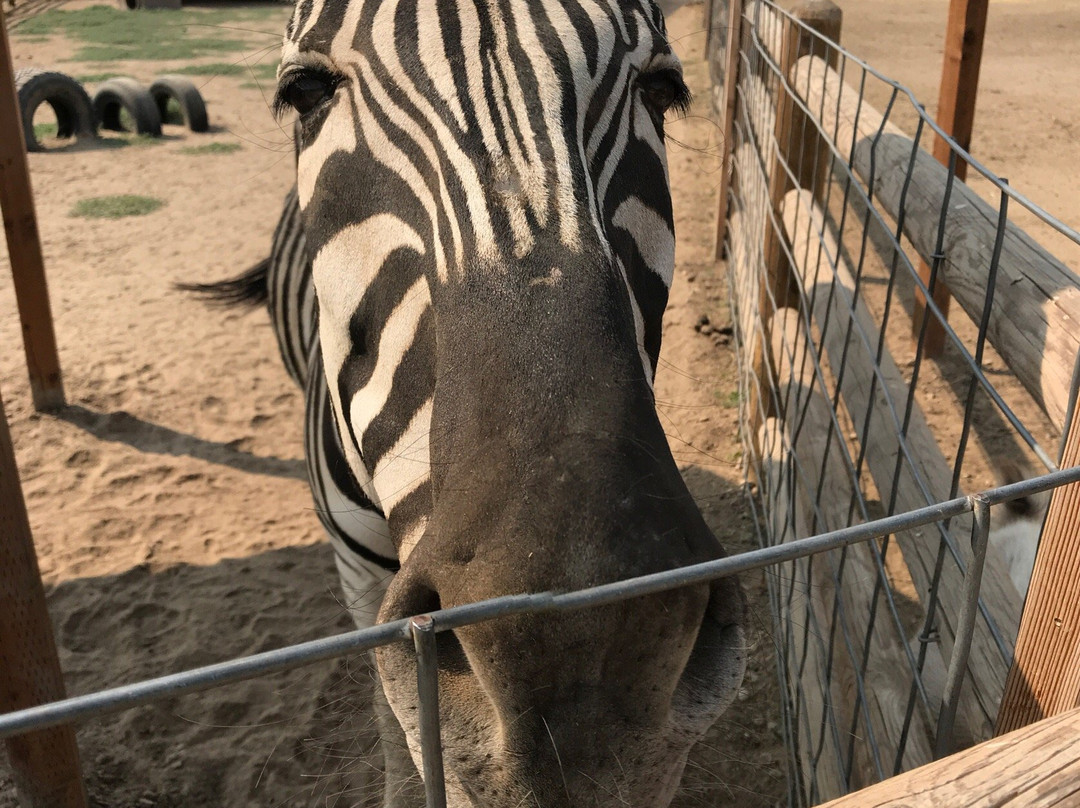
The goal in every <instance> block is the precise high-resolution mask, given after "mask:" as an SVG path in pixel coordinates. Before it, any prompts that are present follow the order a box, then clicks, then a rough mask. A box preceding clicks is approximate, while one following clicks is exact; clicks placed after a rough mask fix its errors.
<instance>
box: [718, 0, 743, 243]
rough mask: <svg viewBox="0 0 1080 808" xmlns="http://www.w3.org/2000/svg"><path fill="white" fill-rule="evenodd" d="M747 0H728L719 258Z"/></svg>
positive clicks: (729, 173)
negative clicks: (744, 7) (744, 3)
mask: <svg viewBox="0 0 1080 808" xmlns="http://www.w3.org/2000/svg"><path fill="white" fill-rule="evenodd" d="M742 19H743V0H728V30H727V52H726V53H725V54H724V58H725V60H726V63H727V66H726V67H725V68H724V122H723V127H724V128H723V135H722V136H723V138H724V140H723V143H722V144H721V146H720V148H721V149H722V150H723V151H722V152H721V153H722V154H723V160H722V161H721V164H720V199H719V201H718V202H717V207H716V258H717V259H719V258H722V257H723V255H724V238H725V236H726V235H727V217H728V189H729V188H730V187H731V164H732V160H734V159H735V143H734V134H735V114H736V110H737V109H738V105H737V103H736V101H737V95H736V93H737V92H738V87H739V61H740V60H739V52H740V51H741V49H742Z"/></svg>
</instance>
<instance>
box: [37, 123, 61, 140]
mask: <svg viewBox="0 0 1080 808" xmlns="http://www.w3.org/2000/svg"><path fill="white" fill-rule="evenodd" d="M34 137H36V138H37V139H38V140H41V139H43V138H47V137H56V124H55V123H35V124H34Z"/></svg>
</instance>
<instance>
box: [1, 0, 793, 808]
mask: <svg viewBox="0 0 1080 808" xmlns="http://www.w3.org/2000/svg"><path fill="white" fill-rule="evenodd" d="M80 5H85V4H80ZM75 7H77V6H76V5H75V4H69V5H67V6H65V8H75ZM286 14H287V10H286V9H284V8H279V9H272V10H270V11H268V12H267V13H266V15H265V17H264V18H263V19H262V20H261V21H260V22H259V23H258V24H256V23H253V22H250V21H248V22H246V23H245V24H244V27H246V28H249V29H257V30H261V31H267V32H269V33H267V34H264V35H261V34H257V33H247V34H241V35H242V36H243V37H244V38H245V39H246V41H247V45H246V50H245V51H244V52H243V53H237V54H235V55H233V56H232V57H231V58H229V59H227V60H226V61H230V62H232V61H236V60H239V59H241V58H243V57H245V56H246V57H250V58H251V59H253V60H258V59H260V58H261V59H264V60H265V61H272V60H273V59H274V58H275V50H276V43H277V42H278V41H279V40H278V34H277V32H278V31H280V30H281V27H282V25H283V23H284V19H285V17H286ZM700 18H701V8H700V6H694V7H689V8H687V9H684V10H682V11H680V12H679V13H678V15H677V16H676V17H675V18H673V20H672V31H673V38H674V39H677V40H678V42H679V48H680V51H681V52H682V53H683V55H684V57H685V59H686V62H687V67H688V75H689V76H690V77H691V83H692V84H694V85H695V86H696V88H697V89H698V93H699V97H700V98H701V99H707V98H708V95H707V93H706V92H705V82H706V80H707V79H706V72H705V69H704V63H703V62H702V60H701V58H702V57H701V52H702V47H703V44H704V36H703V31H702V28H701V22H700ZM230 35H232V32H230ZM73 48H74V45H73V43H71V42H70V41H67V40H65V39H64V38H63V37H59V36H53V37H50V38H44V39H43V38H40V37H32V38H28V37H21V36H20V35H19V34H18V32H17V31H16V35H15V37H14V49H15V58H16V63H17V64H18V65H19V66H27V65H39V66H48V65H53V64H59V65H60V67H61V68H62V69H65V70H67V71H68V72H70V73H72V74H75V75H79V74H83V73H85V74H92V73H94V72H97V71H100V70H109V71H112V72H120V73H124V74H129V75H132V76H134V77H136V78H138V79H140V80H142V81H144V82H148V81H150V80H151V79H152V78H154V76H156V75H158V74H161V73H166V72H168V71H169V69H170V68H173V67H178V66H181V63H170V62H161V61H153V62H142V61H133V62H124V63H121V64H119V65H117V64H85V63H77V64H76V63H66V62H65V60H67V59H68V58H69V57H70V54H71V53H72V52H73ZM263 49H265V51H264V50H263ZM215 61H219V62H220V61H223V60H222V58H221V57H220V56H216V57H206V58H203V59H200V60H197V62H200V63H212V62H215ZM196 80H197V81H198V82H199V84H200V86H201V88H202V92H203V94H204V95H205V97H206V100H207V103H208V105H209V108H210V115H211V122H212V124H213V125H214V127H215V129H214V132H212V133H210V134H208V135H195V134H192V133H190V132H186V131H185V130H183V129H182V128H180V127H173V126H167V127H166V132H165V137H164V139H163V140H162V142H160V143H155V144H151V145H130V146H123V147H121V146H119V145H117V144H113V145H114V147H113V148H101V147H98V148H81V147H80V148H71V149H66V150H60V151H55V152H52V153H45V154H34V155H32V156H31V158H30V161H31V170H32V174H33V182H34V189H35V193H36V198H37V206H38V214H39V218H40V229H41V234H42V241H43V245H44V250H45V259H46V265H47V271H48V276H49V282H50V292H51V295H52V303H53V309H54V314H55V320H56V329H57V335H58V340H59V344H60V351H61V362H62V364H63V368H64V381H65V386H66V391H67V398H68V401H69V402H70V404H69V406H68V407H67V408H66V409H64V410H63V411H61V412H60V413H58V414H55V415H38V414H35V413H34V412H33V410H32V407H31V404H30V398H29V391H28V387H27V382H26V377H25V367H24V360H23V356H22V350H21V342H20V338H19V333H18V332H19V329H18V321H17V317H16V313H15V305H14V296H13V292H12V287H11V280H10V272H9V267H8V265H7V259H6V253H0V389H2V390H3V394H4V397H5V405H6V408H7V414H8V417H9V419H10V421H11V426H12V430H13V434H14V439H15V445H16V452H17V457H18V462H19V466H20V472H21V475H22V480H23V486H24V490H25V492H26V497H27V503H28V508H29V512H30V518H31V522H32V526H33V530H34V534H35V540H36V543H37V549H38V554H39V557H40V563H41V568H42V573H43V575H44V578H45V581H46V584H47V587H48V595H49V607H50V610H51V614H52V618H53V621H54V624H55V627H56V637H57V642H58V645H59V648H60V657H61V664H62V666H63V669H64V672H65V676H66V680H67V686H68V690H69V692H70V693H71V694H79V693H86V692H90V691H93V690H97V689H100V688H103V687H107V686H112V685H116V684H119V683H122V682H131V681H136V680H138V679H142V678H146V677H149V676H153V675H159V674H164V673H168V672H173V671H178V670H182V669H185V668H190V667H192V666H196V665H200V664H206V663H210V662H214V661H218V660H222V659H226V658H229V657H233V656H236V655H240V654H248V653H253V652H257V651H263V650H267V649H271V648H275V647H279V646H282V645H285V644H287V643H290V642H295V641H299V640H305V639H310V638H314V637H319V636H324V635H327V634H330V633H333V632H336V631H340V630H343V629H347V628H349V627H350V621H349V619H348V617H347V616H346V615H345V613H344V610H343V608H342V606H341V604H340V603H339V601H338V599H337V582H336V576H335V575H334V573H333V567H332V561H331V554H330V551H329V548H328V547H327V546H326V545H325V544H324V542H323V537H322V535H321V530H320V528H319V526H318V523H317V521H316V519H315V516H314V514H313V513H312V512H311V503H310V499H309V494H308V491H307V486H306V483H305V482H304V479H303V467H302V462H301V452H302V448H301V417H302V407H301V396H300V394H299V392H298V391H297V390H295V389H294V388H293V386H292V385H291V383H290V382H289V380H288V378H287V377H286V375H285V373H284V371H283V369H282V367H281V363H280V360H279V359H278V356H277V352H276V348H275V345H274V342H273V337H272V334H271V331H270V328H269V324H268V321H267V318H266V316H265V314H263V313H262V312H258V313H252V314H240V313H235V312H222V311H220V310H210V309H207V308H205V307H203V306H202V305H200V304H199V303H198V302H196V301H193V300H191V299H188V298H187V297H185V296H183V295H181V294H178V293H177V292H175V291H173V289H172V288H171V284H173V283H174V282H176V281H183V280H193V279H199V280H201V279H216V278H223V277H227V276H230V275H233V274H235V273H236V272H238V271H239V270H241V269H243V268H245V267H246V266H248V265H250V264H251V263H253V262H254V261H256V260H258V259H260V258H261V257H263V256H264V255H265V253H266V252H267V250H268V247H269V239H270V234H271V231H272V228H273V226H274V224H275V222H276V219H277V215H278V212H279V208H280V204H281V200H282V197H283V195H284V193H285V191H286V190H287V189H288V187H289V184H290V172H291V169H292V157H291V146H290V144H289V139H288V138H287V136H286V135H285V134H283V132H282V131H281V130H280V129H279V128H278V127H277V125H276V124H275V123H274V122H273V120H272V118H271V116H270V113H269V112H268V110H267V105H266V102H265V93H264V89H265V88H264V89H260V88H259V87H257V86H254V82H253V81H252V79H251V77H250V76H248V77H245V76H243V75H241V76H217V77H198V78H197V79H196ZM90 89H91V91H92V90H93V84H91V85H90ZM266 92H268V91H266ZM699 103H700V105H701V106H702V107H703V106H704V105H705V103H706V102H705V101H704V100H702V101H701V102H699ZM707 114H708V113H707V111H706V110H703V109H700V108H699V109H698V110H696V111H695V114H694V116H693V117H691V118H689V119H687V120H686V121H684V122H679V123H676V124H673V125H672V127H671V135H672V138H673V142H674V143H673V146H672V148H671V162H672V184H673V187H674V191H675V205H676V210H677V211H678V222H677V231H678V237H679V247H678V271H677V277H676V284H675V291H674V294H673V296H672V305H671V308H670V310H669V313H668V317H667V331H666V342H665V348H664V353H663V357H662V363H663V366H662V368H661V370H660V374H659V379H658V387H657V397H658V401H659V405H660V410H661V413H662V417H663V420H664V423H665V426H666V428H667V431H668V432H669V434H670V436H671V442H672V446H673V449H674V452H675V456H676V458H677V459H678V461H679V463H680V465H681V466H682V468H683V469H684V471H685V474H686V477H687V479H688V481H689V483H690V486H691V489H692V491H693V492H694V494H695V495H696V496H697V498H698V500H699V502H700V503H701V506H702V509H703V511H704V512H705V515H706V518H707V519H708V520H709V522H710V524H711V525H712V526H713V528H714V530H715V531H716V532H717V534H718V535H719V536H720V537H721V539H722V541H723V542H724V543H725V544H726V545H727V547H728V549H729V551H733V552H735V551H740V550H748V549H751V548H752V547H753V546H754V545H755V540H754V538H753V530H752V525H751V523H750V521H749V519H748V517H747V515H746V511H745V506H744V499H743V494H742V492H741V489H740V482H741V479H740V463H739V458H740V447H739V444H738V437H737V400H736V397H735V393H734V390H735V383H734V377H735V372H734V361H735V360H734V355H733V352H732V349H731V347H730V345H729V344H728V337H727V335H726V333H725V332H724V327H725V326H726V325H728V322H729V320H728V315H727V306H726V292H725V289H724V284H723V282H722V279H721V277H720V269H718V268H717V267H716V266H715V265H714V263H713V261H712V238H713V228H714V210H715V185H716V177H717V160H716V157H715V150H716V146H717V138H716V128H715V126H714V125H713V124H711V123H710V122H709V121H708V120H706V119H705V118H704V117H702V116H704V115H707ZM208 142H222V143H238V144H240V145H241V146H242V148H241V149H240V150H239V151H235V152H233V153H231V154H202V155H191V154H186V153H184V151H183V149H184V148H185V147H188V146H192V145H202V144H205V143H208ZM120 193H138V194H146V195H150V196H155V197H159V198H161V199H163V200H165V203H166V204H165V206H164V207H162V208H161V209H160V210H158V211H157V212H154V213H151V214H149V215H146V216H142V217H134V218H127V219H120V220H90V219H81V218H74V217H72V216H70V215H69V211H70V210H71V208H72V206H73V204H74V203H75V202H76V201H77V200H79V199H83V198H86V197H91V196H98V195H103V194H120ZM763 580H764V579H763V575H762V574H761V573H758V574H756V575H749V576H747V578H746V585H747V588H748V591H749V593H750V598H751V603H752V615H753V620H754V624H755V636H754V651H753V655H752V659H751V666H750V671H749V673H748V675H747V679H746V685H745V689H744V692H743V694H742V695H741V696H740V700H739V702H738V703H737V705H736V706H735V707H734V708H732V710H731V711H730V713H729V716H728V717H727V718H725V719H723V720H722V721H721V723H720V724H719V725H718V727H717V729H716V731H715V732H714V733H713V735H712V736H711V737H710V738H709V739H708V742H707V743H705V744H703V745H701V747H700V749H699V750H698V751H697V752H696V753H695V756H694V758H693V760H692V761H691V765H690V767H689V771H688V774H687V777H686V781H685V786H686V788H685V791H684V794H683V795H682V796H681V797H680V798H679V802H678V805H679V806H683V807H684V808H685V807H686V806H692V805H730V806H771V805H773V804H775V803H776V801H777V799H779V797H780V796H781V794H782V793H783V790H784V787H785V786H784V778H783V765H782V755H783V752H782V744H781V741H780V737H779V733H778V729H777V727H778V708H777V707H776V695H775V694H776V684H775V672H774V667H773V666H774V662H773V660H772V653H771V642H770V640H769V624H770V620H769V616H768V609H767V606H766V605H765V598H764V587H763ZM369 686H370V679H369V672H368V668H367V665H366V661H365V660H364V659H352V660H343V661H340V662H331V663H324V664H320V665H314V666H311V667H309V668H305V669H302V670H297V671H294V672H292V673H289V674H287V675H280V676H273V677H268V678H265V679H260V680H257V681H253V682H249V683H245V684H240V685H234V686H230V687H227V688H224V689H221V690H217V691H213V692H211V693H208V694H204V695H196V696H189V697H183V698H177V699H172V700H168V701H165V702H161V703H158V704H156V705H154V706H152V707H147V708H141V709H137V710H133V711H130V712H126V713H123V714H120V715H117V716H114V717H109V718H103V719H98V720H93V721H88V722H86V724H85V725H83V726H82V727H81V728H80V730H79V743H80V747H81V750H82V756H83V765H84V769H85V774H86V780H87V784H88V789H89V793H90V797H91V802H92V804H93V805H94V806H102V807H104V806H110V808H128V807H129V806H130V807H131V808H136V807H141V806H228V807H229V808H232V807H234V806H235V807H236V808H239V807H240V806H284V805H297V806H299V805H327V806H330V805H350V804H377V800H378V788H377V787H376V785H375V781H376V780H377V777H376V776H375V775H374V773H373V765H375V764H377V757H376V756H373V755H372V754H371V751H372V748H373V745H374V734H373V732H372V729H371V726H370V719H369V717H368V713H367V711H366V707H367V702H368V698H369ZM4 771H5V770H4V768H3V763H2V762H0V806H3V808H9V806H13V805H14V804H15V798H14V795H13V793H12V787H11V781H10V779H9V778H7V777H6V775H5V774H4Z"/></svg>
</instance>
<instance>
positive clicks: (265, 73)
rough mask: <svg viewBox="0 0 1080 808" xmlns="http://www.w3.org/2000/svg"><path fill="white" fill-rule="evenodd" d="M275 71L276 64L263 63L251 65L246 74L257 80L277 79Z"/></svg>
mask: <svg viewBox="0 0 1080 808" xmlns="http://www.w3.org/2000/svg"><path fill="white" fill-rule="evenodd" d="M277 69H278V63H277V62H263V63H262V64H257V65H251V66H250V68H249V69H248V71H247V73H248V75H249V76H250V75H253V76H255V78H257V79H277Z"/></svg>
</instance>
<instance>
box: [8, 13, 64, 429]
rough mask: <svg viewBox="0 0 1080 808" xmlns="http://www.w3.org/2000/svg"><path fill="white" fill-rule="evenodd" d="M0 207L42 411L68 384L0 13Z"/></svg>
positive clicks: (59, 401) (55, 403)
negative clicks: (62, 371)
mask: <svg viewBox="0 0 1080 808" xmlns="http://www.w3.org/2000/svg"><path fill="white" fill-rule="evenodd" d="M0 212H2V213H3V217H4V234H5V235H6V236H7V245H8V259H9V260H10V261H11V274H12V278H13V280H14V284H15V300H16V303H17V304H18V307H19V319H20V321H21V322H22V334H23V348H24V350H25V351H26V367H27V370H28V371H29V372H30V393H31V395H32V396H33V399H34V407H35V408H36V409H38V410H48V409H55V408H57V407H62V406H64V384H63V380H62V379H61V376H60V358H59V356H58V354H57V350H56V334H55V332H54V330H53V322H52V310H51V309H50V308H49V289H48V286H47V285H46V283H45V263H44V260H43V259H42V257H41V238H40V237H39V236H38V228H37V217H36V216H35V214H34V194H33V191H32V190H31V188H30V169H29V167H28V166H27V162H26V142H25V139H24V138H23V129H22V118H21V116H20V114H19V97H18V93H17V92H16V90H15V69H14V66H13V64H12V61H11V46H10V44H9V43H8V35H7V27H6V24H5V22H4V17H3V15H2V14H0Z"/></svg>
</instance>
